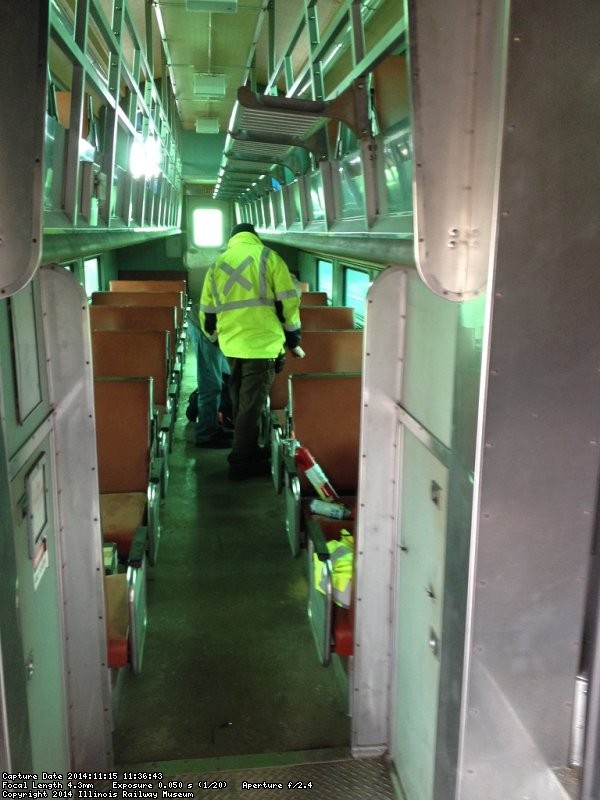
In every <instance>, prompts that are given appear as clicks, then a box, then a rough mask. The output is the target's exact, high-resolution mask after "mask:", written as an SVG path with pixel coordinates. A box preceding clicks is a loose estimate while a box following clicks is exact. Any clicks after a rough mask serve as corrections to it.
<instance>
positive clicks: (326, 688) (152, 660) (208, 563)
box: [113, 354, 350, 765]
mask: <svg viewBox="0 0 600 800" xmlns="http://www.w3.org/2000/svg"><path fill="white" fill-rule="evenodd" d="M195 370H196V367H195V361H194V357H193V354H188V357H187V359H186V364H185V371H184V383H183V388H182V392H181V400H180V405H179V412H178V421H177V426H176V432H175V442H174V446H173V452H172V453H171V456H170V470H171V473H170V479H169V486H168V492H167V498H166V501H165V503H164V506H163V508H162V511H161V520H162V537H161V542H160V547H159V552H158V561H157V564H156V566H155V567H154V568H151V569H150V573H149V583H148V606H149V611H148V616H149V621H148V632H147V638H146V647H145V652H144V663H143V670H142V673H141V675H139V676H137V677H135V676H133V675H131V674H130V673H128V672H125V671H123V674H122V675H121V676H120V678H119V681H118V683H117V685H116V687H115V701H116V705H117V710H116V713H115V730H114V736H113V742H114V754H115V764H117V765H132V764H144V763H148V762H154V761H173V760H180V759H204V758H215V757H217V758H218V757H228V756H243V755H252V754H265V753H287V752H294V751H312V750H319V749H323V748H346V747H347V746H348V745H349V730H350V720H349V717H348V716H347V714H346V700H345V693H344V688H343V686H342V682H341V681H340V678H339V672H338V673H336V672H335V671H334V669H333V668H332V667H330V668H328V669H325V668H323V667H321V666H320V665H319V663H318V660H317V655H316V650H315V646H314V643H313V638H312V633H311V631H310V629H309V626H308V620H307V614H306V596H307V580H306V569H307V567H306V558H305V554H304V553H303V554H302V555H301V556H300V558H298V559H294V558H293V557H292V556H291V553H290V550H289V546H288V543H287V539H286V536H285V528H284V515H285V509H284V501H283V497H282V496H277V495H276V493H275V490H274V489H273V485H272V483H271V482H270V479H269V478H266V477H265V478H253V479H251V480H248V481H243V482H240V483H232V482H230V481H229V480H228V478H227V470H226V466H227V461H226V456H227V452H228V451H227V450H203V449H198V448H196V447H194V444H193V437H194V426H193V424H191V423H188V422H187V419H186V417H185V407H186V404H187V396H188V394H189V392H190V391H191V389H192V388H193V382H194V380H195Z"/></svg>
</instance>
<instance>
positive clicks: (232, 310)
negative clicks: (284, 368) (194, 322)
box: [200, 232, 300, 358]
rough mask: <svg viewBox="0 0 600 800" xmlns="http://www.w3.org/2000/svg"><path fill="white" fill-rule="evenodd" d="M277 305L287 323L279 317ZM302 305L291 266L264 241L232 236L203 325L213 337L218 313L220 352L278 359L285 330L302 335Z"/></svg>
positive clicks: (210, 288)
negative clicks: (212, 321)
mask: <svg viewBox="0 0 600 800" xmlns="http://www.w3.org/2000/svg"><path fill="white" fill-rule="evenodd" d="M276 301H278V306H279V308H280V309H281V312H282V316H283V320H282V321H280V319H279V317H278V315H277V308H276V305H275V303H276ZM299 306H300V301H299V298H298V293H297V292H296V288H295V285H294V282H293V280H292V276H291V274H290V272H289V270H288V268H287V265H286V263H285V261H284V260H283V259H282V258H281V257H280V256H279V255H277V253H275V252H274V251H273V250H270V249H269V248H268V247H265V246H264V245H263V243H262V242H261V241H260V239H259V238H258V236H255V235H254V234H253V233H249V232H242V233H238V234H236V235H235V236H232V237H231V239H230V240H229V242H228V245H227V250H226V251H225V253H223V255H221V256H219V258H217V260H216V262H215V264H214V266H213V267H211V269H210V271H209V273H208V276H207V278H206V280H205V281H204V286H203V288H202V297H201V299H200V323H201V326H202V329H203V330H205V331H206V332H207V334H209V335H210V334H212V333H213V331H212V330H211V325H210V324H209V323H210V315H212V314H216V334H217V337H218V341H219V347H220V348H221V350H222V351H223V353H224V354H225V355H226V356H229V357H231V358H276V357H277V356H278V355H279V354H280V353H281V351H282V349H283V343H284V341H285V334H284V331H286V332H288V333H290V334H291V333H292V332H294V331H299V330H300V312H299Z"/></svg>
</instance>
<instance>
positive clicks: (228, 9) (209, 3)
mask: <svg viewBox="0 0 600 800" xmlns="http://www.w3.org/2000/svg"><path fill="white" fill-rule="evenodd" d="M185 6H186V8H187V10H188V11H205V12H206V11H213V12H215V13H216V14H235V12H236V11H237V10H238V9H237V6H238V4H237V0H185Z"/></svg>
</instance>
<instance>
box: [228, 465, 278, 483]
mask: <svg viewBox="0 0 600 800" xmlns="http://www.w3.org/2000/svg"><path fill="white" fill-rule="evenodd" d="M270 474H271V466H270V464H269V462H268V461H251V462H250V463H249V464H230V465H229V480H230V481H245V480H246V479H247V478H258V477H260V476H264V475H270Z"/></svg>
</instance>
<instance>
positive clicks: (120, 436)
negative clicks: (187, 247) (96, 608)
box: [89, 280, 187, 674]
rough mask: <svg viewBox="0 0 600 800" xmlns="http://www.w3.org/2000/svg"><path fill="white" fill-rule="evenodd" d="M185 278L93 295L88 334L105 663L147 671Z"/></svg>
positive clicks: (124, 285) (118, 286)
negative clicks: (151, 570) (149, 607)
mask: <svg viewBox="0 0 600 800" xmlns="http://www.w3.org/2000/svg"><path fill="white" fill-rule="evenodd" d="M186 306H187V297H186V287H185V282H183V281H152V280H150V281H124V280H123V281H121V280H119V281H111V283H110V288H109V291H105V292H94V293H93V294H92V297H91V305H90V309H89V310H90V327H91V341H92V359H93V373H94V399H95V418H96V438H97V452H98V482H99V489H100V514H101V527H102V536H103V540H104V543H105V550H106V551H107V552H108V553H111V552H113V553H116V558H114V559H108V561H109V562H111V563H110V566H108V567H107V570H106V571H107V574H106V575H105V590H106V591H105V598H106V606H107V608H106V612H107V613H106V618H107V631H108V663H109V666H110V667H113V668H116V667H123V666H125V665H126V664H127V663H129V664H130V666H131V668H132V671H133V672H134V673H135V674H137V673H139V671H140V670H141V666H142V658H143V646H144V638H145V630H146V618H147V611H146V573H147V564H148V563H149V564H150V565H154V564H155V563H156V559H157V554H158V547H159V541H160V531H161V528H160V502H161V500H164V498H165V496H166V492H167V486H168V477H169V465H168V463H169V453H170V450H171V447H172V441H173V429H174V423H175V417H176V408H177V403H178V397H179V388H180V383H181V375H182V367H183V360H184V358H185V330H184V312H185V308H186Z"/></svg>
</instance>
